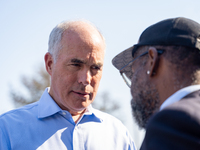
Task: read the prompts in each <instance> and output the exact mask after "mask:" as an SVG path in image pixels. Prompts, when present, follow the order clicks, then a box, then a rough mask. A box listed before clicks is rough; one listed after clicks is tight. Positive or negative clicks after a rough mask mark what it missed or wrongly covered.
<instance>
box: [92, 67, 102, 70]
mask: <svg viewBox="0 0 200 150" xmlns="http://www.w3.org/2000/svg"><path fill="white" fill-rule="evenodd" d="M92 69H95V70H100V69H101V68H100V67H99V66H92Z"/></svg>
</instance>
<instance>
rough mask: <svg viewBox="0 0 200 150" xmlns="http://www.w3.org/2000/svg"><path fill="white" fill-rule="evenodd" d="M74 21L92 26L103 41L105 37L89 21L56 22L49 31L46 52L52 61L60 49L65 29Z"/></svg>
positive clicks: (55, 58)
mask: <svg viewBox="0 0 200 150" xmlns="http://www.w3.org/2000/svg"><path fill="white" fill-rule="evenodd" d="M74 22H84V23H87V24H89V25H91V26H93V27H94V28H95V29H96V30H97V31H98V32H99V34H100V36H101V37H102V39H103V41H104V43H105V39H104V37H103V35H102V34H101V32H100V31H99V30H98V29H97V27H95V26H94V25H93V24H92V23H90V22H89V21H87V20H77V21H64V22H61V23H60V24H58V25H57V26H56V27H54V28H53V30H52V31H51V33H50V35H49V43H48V46H49V47H48V52H49V53H50V54H51V55H52V57H53V60H54V63H55V62H56V60H57V57H58V54H59V50H61V49H62V45H61V40H62V35H63V33H64V32H65V31H66V30H67V29H69V28H70V27H72V26H71V25H72V23H74Z"/></svg>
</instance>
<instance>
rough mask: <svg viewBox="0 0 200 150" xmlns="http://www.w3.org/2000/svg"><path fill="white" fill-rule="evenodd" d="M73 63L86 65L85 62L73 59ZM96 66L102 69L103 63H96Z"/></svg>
mask: <svg viewBox="0 0 200 150" xmlns="http://www.w3.org/2000/svg"><path fill="white" fill-rule="evenodd" d="M71 62H72V63H79V64H86V62H85V61H82V60H80V59H77V58H73V59H72V60H71ZM94 65H97V66H98V67H102V66H103V64H102V63H96V64H94Z"/></svg>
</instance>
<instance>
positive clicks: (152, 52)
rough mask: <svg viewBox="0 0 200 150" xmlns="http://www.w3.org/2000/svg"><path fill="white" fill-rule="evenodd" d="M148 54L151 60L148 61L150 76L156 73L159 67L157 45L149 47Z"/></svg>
mask: <svg viewBox="0 0 200 150" xmlns="http://www.w3.org/2000/svg"><path fill="white" fill-rule="evenodd" d="M148 56H149V61H148V63H149V64H148V67H149V68H148V69H149V70H148V74H149V75H150V76H153V75H155V74H156V71H157V67H158V63H159V61H158V52H157V50H156V48H155V47H149V50H148Z"/></svg>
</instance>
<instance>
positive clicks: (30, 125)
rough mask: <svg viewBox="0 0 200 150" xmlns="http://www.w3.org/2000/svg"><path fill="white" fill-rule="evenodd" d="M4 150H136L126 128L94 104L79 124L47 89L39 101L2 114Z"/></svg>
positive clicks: (1, 146) (0, 138) (0, 140)
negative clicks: (94, 106) (97, 108)
mask: <svg viewBox="0 0 200 150" xmlns="http://www.w3.org/2000/svg"><path fill="white" fill-rule="evenodd" d="M0 150H136V148H135V145H134V142H133V140H132V138H131V136H130V134H129V133H128V131H127V129H126V127H125V126H124V125H123V124H122V123H121V122H120V121H119V120H118V119H116V118H114V117H113V116H111V115H109V114H106V113H103V112H100V111H98V110H96V109H94V108H92V106H91V105H90V106H89V107H88V109H87V112H85V114H84V115H83V116H82V117H81V118H80V119H79V121H78V122H77V123H76V124H75V123H74V121H73V119H72V116H71V114H70V113H69V112H68V111H65V110H62V109H61V108H60V107H59V106H58V105H57V104H56V103H55V102H54V100H53V99H52V98H51V96H50V95H49V94H48V89H46V90H45V92H44V93H43V95H42V97H41V99H40V100H39V101H38V102H35V103H32V104H30V105H27V106H24V107H21V108H19V109H15V110H12V111H9V112H7V113H5V114H3V115H1V116H0Z"/></svg>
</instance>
